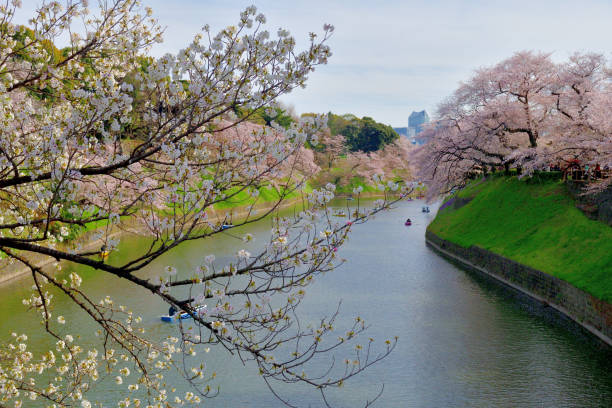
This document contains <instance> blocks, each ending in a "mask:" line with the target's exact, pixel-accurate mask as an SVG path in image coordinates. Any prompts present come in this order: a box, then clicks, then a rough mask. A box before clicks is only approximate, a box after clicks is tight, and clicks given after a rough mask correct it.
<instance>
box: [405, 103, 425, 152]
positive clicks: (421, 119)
mask: <svg viewBox="0 0 612 408" xmlns="http://www.w3.org/2000/svg"><path fill="white" fill-rule="evenodd" d="M426 123H429V115H428V114H427V112H426V111H424V110H422V111H420V112H412V113H411V114H410V116H409V117H408V139H410V142H411V143H412V144H418V145H422V144H425V142H426V141H425V140H424V139H420V138H419V133H421V132H422V131H423V125H424V124H426Z"/></svg>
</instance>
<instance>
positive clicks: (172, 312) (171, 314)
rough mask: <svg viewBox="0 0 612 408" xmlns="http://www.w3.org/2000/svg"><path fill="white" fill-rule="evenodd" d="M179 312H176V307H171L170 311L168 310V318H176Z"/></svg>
mask: <svg viewBox="0 0 612 408" xmlns="http://www.w3.org/2000/svg"><path fill="white" fill-rule="evenodd" d="M177 311H178V310H176V308H175V307H174V305H172V306H170V309H168V316H174V315H175V314H176V312H177Z"/></svg>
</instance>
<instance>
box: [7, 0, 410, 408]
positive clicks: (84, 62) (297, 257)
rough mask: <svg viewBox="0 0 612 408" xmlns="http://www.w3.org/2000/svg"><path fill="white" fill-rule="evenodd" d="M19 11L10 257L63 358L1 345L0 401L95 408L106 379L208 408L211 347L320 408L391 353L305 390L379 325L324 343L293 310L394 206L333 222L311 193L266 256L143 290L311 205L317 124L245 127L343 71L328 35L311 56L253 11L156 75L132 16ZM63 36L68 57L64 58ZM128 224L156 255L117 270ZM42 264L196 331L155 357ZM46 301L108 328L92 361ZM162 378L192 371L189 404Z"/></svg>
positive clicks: (51, 6)
mask: <svg viewBox="0 0 612 408" xmlns="http://www.w3.org/2000/svg"><path fill="white" fill-rule="evenodd" d="M19 3H20V2H19V1H17V0H13V1H9V0H7V1H5V3H4V4H3V5H2V7H0V15H1V19H2V22H1V24H0V43H1V47H0V92H1V97H0V112H1V115H2V121H1V122H0V126H2V136H1V137H0V208H1V211H2V216H1V217H0V253H1V254H2V256H3V257H4V258H6V259H9V260H10V261H11V262H18V263H21V264H22V265H25V266H27V267H28V268H29V270H30V273H31V276H32V280H33V292H32V295H31V296H30V297H29V298H28V299H24V303H25V304H26V305H27V306H28V307H29V308H31V309H32V310H34V311H36V312H38V313H39V314H40V316H41V319H42V322H43V326H42V327H44V330H46V332H47V333H48V337H49V339H50V342H52V344H53V345H52V347H51V348H49V350H47V351H45V352H43V353H41V354H37V353H34V352H31V351H30V350H29V349H28V336H27V334H26V333H23V334H19V333H15V335H14V336H13V338H12V340H11V341H10V342H6V343H4V344H1V345H0V403H1V404H2V405H7V406H8V404H10V405H11V406H13V405H14V406H22V405H23V406H25V405H27V404H28V402H27V401H28V400H35V399H42V400H46V401H47V402H48V403H49V404H51V405H53V404H55V405H54V406H74V405H80V406H82V407H85V408H88V407H90V406H95V405H96V402H95V401H90V398H89V397H88V393H89V391H90V390H91V389H92V388H94V387H95V384H96V383H97V382H99V381H100V379H101V378H103V377H105V378H106V377H110V378H114V380H115V382H116V384H117V386H118V389H119V390H120V392H118V394H117V395H118V397H117V399H118V404H119V405H120V406H130V405H131V406H145V405H146V406H157V407H162V406H163V407H170V406H181V405H184V404H192V405H196V406H197V405H199V404H200V402H201V401H202V398H206V397H212V396H214V394H215V392H214V391H212V390H211V388H210V387H209V386H208V385H207V384H208V382H209V380H210V379H211V378H212V377H211V376H212V374H211V373H209V372H207V370H206V368H205V366H204V365H203V364H201V363H199V362H198V358H197V356H198V353H200V352H201V350H202V349H203V348H205V347H207V346H208V345H211V344H213V345H214V344H216V345H220V346H222V347H223V348H225V349H226V350H227V351H228V353H231V354H233V355H235V356H237V357H238V358H241V359H243V360H250V361H253V362H254V363H255V364H256V365H257V366H258V367H259V371H260V373H261V375H262V378H263V379H264V381H265V382H266V384H267V385H268V386H269V387H270V389H271V390H272V392H274V393H275V395H277V396H278V397H279V398H280V399H281V400H283V397H282V395H280V394H279V393H278V392H277V391H276V388H275V381H277V382H286V383H303V384H308V385H311V386H312V387H314V389H316V390H317V391H319V392H321V395H322V399H323V402H324V403H325V404H326V405H327V400H326V399H325V392H326V390H328V389H329V388H331V387H339V386H341V385H342V384H343V382H344V381H345V380H346V379H348V378H351V377H353V376H354V375H356V374H358V373H360V372H361V371H363V370H364V369H365V368H367V367H368V366H370V365H371V364H373V363H375V362H377V361H379V360H380V359H381V358H383V357H384V356H386V355H387V354H388V353H389V352H390V351H391V350H392V349H393V347H394V345H395V341H393V340H390V341H387V342H386V343H385V344H383V345H382V347H381V348H378V349H375V348H374V346H373V345H372V341H371V340H366V341H365V344H364V345H357V347H355V348H354V355H352V356H351V357H350V358H349V359H347V360H346V361H347V363H346V367H344V368H343V369H342V370H341V371H340V373H339V374H338V375H337V376H335V377H334V376H331V375H330V376H327V375H325V376H324V377H321V376H316V375H314V376H313V375H308V374H306V372H307V371H308V370H307V367H308V365H309V363H310V362H311V361H312V360H313V359H316V358H317V356H319V355H321V354H322V353H329V352H333V351H334V350H335V349H336V348H338V347H340V346H342V345H344V344H345V343H348V342H352V341H357V340H356V339H357V338H358V334H360V333H361V332H363V331H364V330H365V329H366V328H367V325H366V324H365V323H364V322H363V320H361V319H357V320H356V321H355V323H354V325H353V327H349V328H347V331H346V332H345V333H344V334H341V335H340V336H338V334H333V335H332V334H331V333H332V330H334V327H335V318H336V313H334V314H332V315H331V316H329V317H327V318H323V319H321V320H320V322H319V324H318V325H317V326H316V327H302V326H301V325H300V324H299V319H298V314H297V310H298V306H299V304H300V302H301V300H302V298H303V297H304V296H305V290H306V288H307V287H308V286H309V285H310V284H311V283H312V282H313V281H314V278H315V277H317V276H318V275H319V274H321V273H322V272H326V271H330V270H332V269H334V268H335V267H336V266H337V265H338V264H339V263H341V261H340V260H338V259H337V256H336V249H337V248H338V247H340V246H341V245H342V244H343V243H344V242H345V240H346V238H347V235H348V233H349V230H350V229H351V228H352V225H354V224H359V223H362V222H364V221H366V220H367V219H368V217H369V216H370V215H371V214H373V213H375V212H377V211H380V210H382V209H384V208H387V207H388V206H389V205H390V204H391V203H390V202H389V201H387V200H381V201H380V202H377V203H376V204H375V206H374V208H372V209H367V210H366V209H360V210H357V211H356V212H355V214H354V215H355V216H354V217H352V219H351V220H349V221H348V222H347V221H346V220H345V221H344V222H342V223H339V222H337V221H333V219H332V217H330V216H329V215H330V214H329V212H328V210H327V203H328V202H329V201H330V200H331V199H332V198H333V196H334V186H333V185H328V186H326V187H324V188H322V189H319V190H315V191H313V192H311V193H309V194H307V195H306V194H304V196H305V197H304V199H305V202H306V203H307V206H306V207H305V208H304V209H303V211H301V212H299V213H298V214H296V215H295V216H293V217H274V218H273V223H274V224H273V228H272V233H271V236H270V237H267V238H266V237H264V238H262V239H261V241H260V242H262V243H264V244H263V248H262V250H261V252H259V253H257V254H251V253H249V252H248V251H246V250H244V249H243V250H239V251H238V252H237V253H236V255H235V258H234V259H233V260H231V261H230V262H227V263H225V264H220V263H219V262H218V261H216V260H215V257H214V254H211V255H209V256H207V257H206V258H204V259H202V260H201V264H200V265H199V266H198V268H197V269H196V270H194V271H191V272H190V273H189V274H188V276H185V274H184V273H183V274H177V270H176V268H175V266H173V265H168V266H167V267H166V269H165V271H163V273H162V274H161V275H162V276H161V278H160V279H159V280H157V281H154V280H150V279H144V278H141V277H139V276H138V274H137V272H138V271H140V270H141V269H142V268H145V267H147V266H150V265H151V263H152V262H153V261H154V260H156V259H158V258H159V257H160V256H161V255H163V254H164V253H167V252H168V251H170V250H172V249H173V248H176V247H177V246H178V245H181V244H182V243H183V242H186V241H192V240H202V241H203V242H204V243H206V242H207V240H208V239H210V238H212V237H214V236H215V235H216V234H219V233H220V232H221V231H223V230H224V229H225V228H226V226H227V225H228V224H232V225H234V226H239V225H245V224H249V223H252V222H255V221H257V220H260V219H262V218H263V217H266V216H268V215H270V214H272V213H273V212H274V211H275V210H276V209H277V208H279V206H281V205H282V204H283V203H284V202H285V201H286V199H287V197H288V196H290V195H291V194H295V193H296V192H297V193H299V192H300V191H302V186H303V185H304V182H305V180H306V178H307V177H308V175H309V172H310V171H312V170H313V169H312V166H310V169H309V165H308V164H309V163H310V164H312V152H310V151H308V150H307V149H306V150H305V149H304V143H305V142H306V140H307V139H310V141H311V143H313V144H316V142H317V140H316V136H314V135H316V133H317V132H318V130H319V129H320V128H321V126H322V125H323V123H324V118H322V117H308V118H304V120H302V121H300V122H297V123H293V124H291V125H290V126H289V127H288V129H285V128H283V127H281V126H274V122H272V125H273V127H266V126H253V125H249V124H248V120H249V115H248V114H246V115H241V117H237V116H236V115H235V114H234V112H236V111H238V110H240V111H241V112H257V111H258V110H259V109H261V108H266V107H272V108H274V103H275V100H276V98H277V97H279V96H280V95H283V94H286V93H288V92H290V91H291V90H292V89H294V88H296V87H302V86H305V83H306V80H307V78H308V75H309V73H310V72H312V71H313V70H314V68H315V67H316V66H318V65H321V64H325V63H326V62H327V60H328V58H329V56H330V55H331V53H330V50H329V47H328V46H327V45H326V42H327V40H328V38H329V37H330V35H331V33H332V32H333V27H332V26H329V25H326V26H325V27H324V31H323V35H322V36H318V35H316V34H311V35H310V44H309V46H308V47H307V48H306V49H305V50H303V51H298V50H297V49H296V42H295V40H294V39H293V38H292V37H291V36H290V34H289V32H288V31H286V30H284V29H279V30H278V31H277V33H276V35H275V36H273V35H272V34H270V32H268V31H267V30H265V28H264V27H265V23H266V18H265V17H264V15H262V14H257V10H256V9H255V7H249V8H247V9H246V10H245V11H244V12H243V13H241V15H240V20H239V22H238V23H237V24H236V25H234V26H230V27H228V28H226V29H224V30H222V31H220V32H219V33H217V34H213V33H211V32H210V30H209V28H208V27H207V26H205V27H204V28H203V30H202V32H201V33H199V34H197V35H196V36H195V37H194V39H193V41H192V42H191V43H190V44H189V45H187V47H186V48H184V49H182V50H180V51H179V52H178V53H176V54H175V55H171V54H167V55H165V56H163V57H161V58H158V59H154V58H150V57H147V55H146V52H147V50H148V48H149V47H150V46H151V45H152V44H154V43H156V42H159V41H161V38H162V36H161V35H162V30H161V29H160V27H159V26H158V24H157V23H156V21H155V20H153V19H152V18H151V15H152V12H151V10H149V9H147V8H142V7H141V6H140V4H139V2H138V1H137V0H103V1H101V2H100V3H99V7H98V8H97V9H96V12H95V13H92V11H91V10H90V9H89V8H88V4H87V2H86V1H84V0H67V1H66V2H65V3H60V2H58V1H45V2H43V4H42V5H41V6H40V7H39V8H38V9H37V11H36V13H35V14H34V16H33V17H32V19H31V20H30V22H29V28H25V27H22V26H19V25H17V24H15V23H14V22H13V17H14V15H15V10H16V8H17V7H19ZM28 30H29V31H28ZM66 38H67V39H68V44H67V46H66V47H65V48H63V49H61V50H57V49H54V44H60V43H61V41H62V39H66ZM274 110H275V109H271V110H270V111H271V112H274ZM309 152H310V153H309ZM309 154H310V156H308V155H309ZM270 183H275V187H276V189H277V191H278V200H276V201H275V202H273V203H271V204H270V205H268V206H267V209H266V210H265V211H259V212H257V209H256V204H257V203H258V202H259V192H260V191H261V189H262V188H265V187H266V186H269V185H270ZM387 188H388V189H393V190H395V189H397V188H398V186H397V185H396V184H394V183H391V184H389V185H388V186H387ZM244 193H248V195H249V196H250V199H249V200H247V203H246V209H245V211H244V213H243V214H242V215H241V216H240V217H239V216H238V215H236V216H235V217H234V215H233V214H232V212H231V211H229V212H228V215H227V216H225V217H213V213H214V207H215V206H216V205H218V204H221V203H232V202H233V200H234V199H235V198H236V197H238V196H239V195H241V194H244ZM406 193H407V192H406V191H405V192H404V193H403V194H402V196H403V195H405V194H406ZM92 223H103V224H104V225H106V227H105V228H101V229H98V230H96V232H95V233H94V236H92V239H91V245H87V246H82V245H80V244H78V243H77V242H78V241H71V240H67V238H68V237H70V236H72V235H74V234H78V233H79V231H82V229H83V228H85V227H88V226H90V225H92ZM135 225H137V226H139V229H138V232H139V233H140V234H142V235H143V236H145V237H146V239H147V240H148V241H147V242H148V243H149V245H148V246H147V247H146V248H145V249H144V250H143V251H142V252H139V253H133V254H130V257H129V259H128V260H127V261H125V262H123V263H121V264H116V263H111V262H106V261H105V256H106V255H107V254H108V253H112V252H113V251H115V250H116V248H117V245H118V238H117V236H116V235H114V233H116V232H117V231H120V230H122V229H126V228H132V229H133V228H134V226H135ZM252 238H253V237H252V236H250V235H248V234H247V235H246V236H245V237H244V240H245V241H249V240H251V239H252ZM62 241H63V242H62ZM60 243H61V245H60ZM34 256H39V257H43V258H48V259H55V260H57V261H63V262H68V263H72V264H77V265H83V266H87V267H90V268H93V269H95V270H97V271H99V272H100V273H106V274H111V275H114V276H117V277H120V278H122V279H124V280H126V281H128V282H130V283H131V284H133V285H135V286H138V287H141V288H145V289H146V290H148V291H149V292H150V293H151V294H153V295H155V296H158V297H159V298H161V299H162V300H163V301H165V302H166V303H168V304H169V305H171V306H173V307H175V308H176V309H178V310H180V311H184V312H186V313H188V314H190V315H191V317H192V318H193V322H194V324H193V325H191V326H190V329H189V330H188V329H187V328H186V327H184V326H181V332H180V335H179V336H177V337H171V338H169V339H167V340H165V341H162V342H159V341H156V340H155V339H153V338H152V337H148V336H147V335H146V333H145V332H144V327H143V326H142V324H141V319H140V318H139V317H138V316H137V313H133V312H132V311H129V310H127V309H126V308H124V307H123V306H121V305H118V304H116V303H115V301H113V299H112V298H110V297H106V298H104V299H101V300H99V301H98V300H97V299H92V298H91V296H90V295H89V294H88V293H87V292H86V291H85V290H83V289H82V288H81V281H82V280H81V277H80V276H79V275H78V274H77V273H71V274H70V276H69V277H67V278H66V279H62V278H60V277H58V276H57V275H55V274H53V273H52V272H50V271H49V270H47V269H45V268H43V267H41V266H38V264H37V263H36V262H35V261H33V259H34V258H33V257H34ZM160 272H162V271H160ZM52 291H55V292H57V293H60V295H62V296H64V297H66V298H68V299H70V300H71V301H72V302H74V304H76V305H78V307H80V308H81V309H82V310H83V311H85V313H86V314H87V315H88V316H89V317H90V318H91V319H93V320H94V321H95V322H96V324H97V325H98V333H97V334H98V335H99V338H100V343H99V344H98V346H96V347H93V346H92V347H90V346H86V345H84V344H79V341H78V333H71V332H70V331H69V330H68V329H66V327H68V325H67V324H66V319H65V318H64V317H62V316H61V315H57V313H56V311H55V309H54V303H53V302H52V301H51V298H52V296H51V292H52ZM186 293H187V295H186ZM285 352H286V353H285ZM130 367H131V368H130ZM169 370H178V371H179V372H181V373H183V377H184V378H185V380H186V381H188V382H189V383H191V384H192V385H193V390H192V391H190V392H188V393H187V394H185V395H173V393H174V391H173V387H172V386H171V385H167V384H166V381H165V379H164V378H165V377H164V375H165V373H166V372H167V371H169ZM49 378H54V380H53V381H51V382H49V381H48V380H49ZM283 401H284V400H283ZM285 402H286V403H289V402H287V401H285Z"/></svg>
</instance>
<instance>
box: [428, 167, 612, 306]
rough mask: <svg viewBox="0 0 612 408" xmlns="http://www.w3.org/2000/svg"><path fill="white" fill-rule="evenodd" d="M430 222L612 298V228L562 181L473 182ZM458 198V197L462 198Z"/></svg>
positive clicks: (449, 236)
mask: <svg viewBox="0 0 612 408" xmlns="http://www.w3.org/2000/svg"><path fill="white" fill-rule="evenodd" d="M457 198H459V199H464V200H463V202H465V199H471V201H469V203H467V204H466V205H464V206H462V207H460V208H458V209H455V208H453V206H452V205H449V206H447V208H444V209H443V210H441V211H440V212H439V213H438V215H437V216H436V219H435V220H434V221H433V222H432V223H431V225H430V226H429V228H430V229H431V231H432V232H434V233H435V234H436V235H438V236H440V237H441V238H444V239H446V240H449V241H451V242H454V243H456V244H458V245H461V246H463V247H466V248H467V247H469V246H471V245H477V246H479V247H481V248H485V249H487V250H490V251H492V252H495V253H498V254H500V255H503V256H505V257H507V258H510V259H513V260H515V261H517V262H520V263H522V264H524V265H527V266H530V267H532V268H535V269H538V270H540V271H543V272H546V273H549V274H551V275H553V276H556V277H558V278H560V279H563V280H565V281H567V282H569V283H570V284H572V285H574V286H576V287H578V288H580V289H582V290H584V291H586V292H589V293H591V294H592V295H594V296H596V297H597V298H599V299H602V300H605V301H612V228H610V227H609V226H607V225H605V224H603V223H601V222H599V221H593V220H590V219H588V218H587V217H586V216H585V215H584V214H583V213H582V212H581V211H580V210H578V209H577V208H576V206H575V203H574V200H573V198H572V197H571V196H570V195H569V193H568V192H567V190H566V187H565V185H564V184H563V183H561V182H558V181H552V180H541V181H539V182H538V181H533V180H532V181H530V182H525V181H522V180H518V179H516V178H494V179H489V180H488V181H485V182H473V183H472V184H470V185H469V186H468V187H467V188H465V189H464V190H462V191H460V192H458V193H457V194H456V196H455V199H457ZM458 201H459V200H458Z"/></svg>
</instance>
